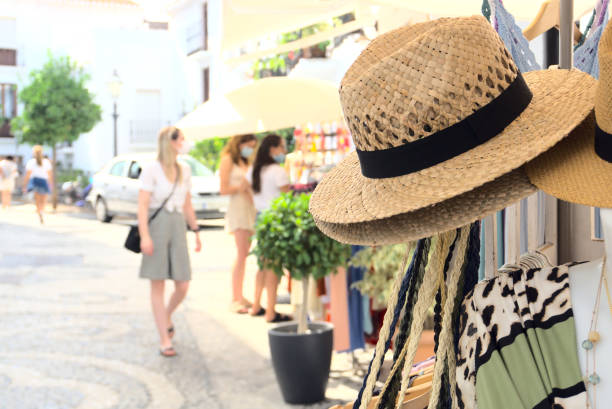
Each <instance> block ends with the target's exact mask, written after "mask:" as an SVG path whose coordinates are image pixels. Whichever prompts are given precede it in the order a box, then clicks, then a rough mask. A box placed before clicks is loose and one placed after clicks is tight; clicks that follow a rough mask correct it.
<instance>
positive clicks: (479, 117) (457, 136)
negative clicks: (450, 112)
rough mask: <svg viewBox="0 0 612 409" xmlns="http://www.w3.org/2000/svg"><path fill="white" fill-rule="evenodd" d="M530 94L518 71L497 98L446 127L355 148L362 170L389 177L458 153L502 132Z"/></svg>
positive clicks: (527, 102) (368, 176)
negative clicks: (383, 145) (399, 141)
mask: <svg viewBox="0 0 612 409" xmlns="http://www.w3.org/2000/svg"><path fill="white" fill-rule="evenodd" d="M532 97H533V94H532V93H531V91H530V90H529V87H528V86H527V83H526V82H525V79H524V78H523V76H522V75H521V73H519V74H518V75H517V77H516V78H515V79H514V81H513V82H512V84H510V85H509V86H508V88H506V89H505V90H504V91H503V92H502V93H501V94H499V96H498V97H497V98H495V99H494V100H493V101H491V102H489V103H488V104H487V105H485V106H483V107H482V108H480V109H479V110H478V111H476V112H474V113H473V114H471V115H470V116H468V117H466V118H464V119H463V120H461V121H460V122H457V123H456V124H454V125H452V126H450V127H448V128H445V129H442V130H441V131H439V132H436V133H435V134H432V135H429V136H427V137H425V138H422V139H419V140H416V141H414V142H410V143H407V144H405V145H401V146H397V147H394V148H389V149H383V150H377V151H362V150H357V155H358V156H359V162H360V164H361V173H362V174H363V176H365V177H367V178H372V179H382V178H392V177H397V176H403V175H407V174H409V173H413V172H418V171H420V170H423V169H427V168H429V167H431V166H434V165H437V164H439V163H442V162H444V161H447V160H449V159H452V158H454V157H455V156H459V155H461V154H462V153H465V152H467V151H469V150H470V149H473V148H475V147H476V146H478V145H481V144H483V143H485V142H486V141H488V140H489V139H491V138H493V137H494V136H496V135H498V134H499V133H501V132H502V131H503V130H504V128H506V127H507V126H508V125H510V124H511V123H512V121H514V120H515V119H516V118H517V117H518V116H519V115H520V114H521V113H522V112H523V111H524V110H525V108H527V106H528V105H529V103H530V102H531V98H532Z"/></svg>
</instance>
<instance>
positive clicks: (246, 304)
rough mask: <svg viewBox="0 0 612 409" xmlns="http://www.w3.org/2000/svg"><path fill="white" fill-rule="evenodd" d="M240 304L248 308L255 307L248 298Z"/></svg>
mask: <svg viewBox="0 0 612 409" xmlns="http://www.w3.org/2000/svg"><path fill="white" fill-rule="evenodd" d="M240 305H242V306H243V307H247V308H253V303H252V302H250V301H249V300H247V299H246V298H245V299H243V300H242V301H240Z"/></svg>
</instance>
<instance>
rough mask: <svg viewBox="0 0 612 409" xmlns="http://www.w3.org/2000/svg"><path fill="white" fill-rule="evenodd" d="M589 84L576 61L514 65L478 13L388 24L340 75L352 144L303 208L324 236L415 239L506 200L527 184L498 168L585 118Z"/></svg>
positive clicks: (515, 163) (518, 162)
mask: <svg viewBox="0 0 612 409" xmlns="http://www.w3.org/2000/svg"><path fill="white" fill-rule="evenodd" d="M594 90H595V80H594V79H592V78H591V77H589V76H588V75H587V74H584V73H581V72H579V71H574V70H571V71H570V70H547V71H536V72H530V73H526V74H524V75H521V74H520V73H519V72H518V70H517V68H516V66H515V64H514V62H513V61H512V58H511V57H510V55H509V53H508V51H507V50H506V48H505V46H504V45H503V43H502V41H501V39H500V38H499V36H498V35H497V33H496V32H495V31H494V30H493V28H492V27H491V26H490V24H489V23H488V22H487V21H486V20H485V19H484V18H483V17H467V18H452V19H439V20H434V21H430V22H426V23H421V24H415V25H413V26H409V27H404V28H400V29H397V30H394V31H391V32H389V33H386V34H384V35H382V36H380V37H378V38H377V39H375V40H374V41H372V43H370V45H369V46H368V47H367V48H366V49H365V50H364V51H363V53H362V54H361V55H360V56H359V58H358V59H357V60H356V61H355V63H353V65H352V66H351V68H350V69H349V71H348V72H347V74H346V75H345V77H344V79H343V80H342V84H341V87H340V99H341V102H342V106H343V110H344V115H345V119H346V122H347V124H348V126H349V127H350V130H351V133H352V136H353V140H354V142H355V145H356V147H357V152H355V153H353V154H351V155H349V156H348V157H347V158H346V159H345V160H343V161H342V162H341V163H340V164H338V166H336V167H335V168H334V169H333V170H332V171H331V172H330V173H329V174H328V175H327V176H326V177H325V178H324V179H323V181H322V182H321V184H319V186H318V187H317V189H316V190H315V192H314V194H313V197H312V199H311V205H310V210H311V213H312V214H313V217H314V218H315V220H316V222H317V224H318V225H319V226H320V227H321V229H322V230H323V231H324V232H326V233H328V234H330V236H332V237H334V232H339V231H342V237H344V239H343V240H342V241H346V242H355V241H360V242H362V243H363V244H371V243H373V242H372V240H369V239H368V237H371V234H370V233H372V234H374V232H375V231H376V230H377V229H379V228H384V229H387V228H393V230H395V231H396V232H398V234H400V235H401V236H402V237H403V238H407V237H413V238H418V237H423V236H425V235H427V234H429V233H431V232H432V231H433V232H435V231H442V230H441V229H442V228H444V229H447V230H448V229H450V228H453V227H458V226H460V225H462V224H465V223H467V222H469V221H473V220H475V219H476V218H479V217H482V216H484V215H485V214H486V213H488V212H489V211H493V210H497V209H500V208H503V207H505V206H506V205H508V204H510V203H512V202H515V201H516V200H519V199H520V198H523V197H525V196H526V195H528V194H529V193H531V192H532V191H533V187H531V186H529V183H528V181H527V179H526V176H525V175H524V173H523V172H522V171H519V172H517V173H516V174H513V175H512V176H508V177H507V178H504V177H502V176H504V175H507V174H508V173H510V172H512V171H513V170H515V169H518V168H519V167H521V166H522V165H523V164H525V163H526V162H528V161H530V160H532V159H533V158H535V157H536V156H538V155H539V154H541V153H543V152H545V151H546V150H548V149H550V148H551V147H552V146H553V145H555V144H556V143H557V142H559V141H560V140H561V139H562V138H563V137H564V136H566V135H567V134H569V133H570V132H571V131H572V130H573V129H574V128H575V127H576V126H577V125H578V124H579V123H580V122H582V121H583V120H584V118H585V117H586V116H587V115H588V113H589V112H590V111H591V110H592V107H593V98H594ZM512 178H514V179H512ZM510 179H512V180H514V182H511V181H510ZM475 189H478V190H475ZM468 192H471V193H472V196H469V195H468V196H463V197H460V196H461V195H463V194H467V193H468ZM452 198H456V199H455V200H454V201H452V202H448V203H443V202H445V201H448V200H449V199H452ZM480 200H483V201H486V203H481V202H479V201H480ZM436 204H439V206H434V205H436ZM417 210H420V212H419V213H416V212H415V211H417ZM408 212H414V214H410V215H406V213H408ZM428 212H430V213H428ZM367 222H374V224H372V225H369V224H367ZM432 224H433V225H435V226H438V227H434V228H430V227H428V226H430V225H432ZM343 226H345V227H346V229H344V228H343ZM366 232H369V233H366ZM413 232H414V234H413ZM416 232H420V233H418V234H417V233H416ZM379 236H380V237H379V238H378V239H380V240H384V237H385V234H384V232H383V234H381V235H379ZM335 237H340V236H338V235H336V236H335ZM396 239H399V237H396ZM396 239H393V240H394V241H397V240H396Z"/></svg>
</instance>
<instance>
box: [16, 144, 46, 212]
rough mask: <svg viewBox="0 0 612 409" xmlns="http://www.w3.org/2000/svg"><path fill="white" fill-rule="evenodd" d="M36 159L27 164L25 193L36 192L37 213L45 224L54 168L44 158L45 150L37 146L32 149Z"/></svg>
mask: <svg viewBox="0 0 612 409" xmlns="http://www.w3.org/2000/svg"><path fill="white" fill-rule="evenodd" d="M32 154H33V155H34V157H33V158H32V159H30V160H29V161H28V163H27V164H26V174H25V178H24V180H23V192H24V193H26V192H34V202H35V204H36V213H38V218H39V219H40V223H41V224H42V223H44V218H43V213H44V211H45V205H46V204H47V196H48V195H49V193H51V186H53V166H52V165H51V162H50V161H49V159H46V158H45V157H43V148H42V146H40V145H36V146H34V147H33V148H32Z"/></svg>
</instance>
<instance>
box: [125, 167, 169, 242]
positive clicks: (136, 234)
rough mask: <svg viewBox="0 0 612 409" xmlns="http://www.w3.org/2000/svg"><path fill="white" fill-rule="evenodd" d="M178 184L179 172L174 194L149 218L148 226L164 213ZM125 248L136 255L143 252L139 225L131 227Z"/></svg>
mask: <svg viewBox="0 0 612 409" xmlns="http://www.w3.org/2000/svg"><path fill="white" fill-rule="evenodd" d="M177 184H178V172H177V174H176V180H175V181H174V185H173V186H172V192H170V195H169V196H168V197H167V198H166V200H164V202H163V203H162V205H161V206H160V207H159V209H157V210H156V211H155V212H154V213H153V214H152V215H151V217H149V221H148V222H147V223H148V224H151V222H152V221H153V219H155V217H157V215H158V214H159V212H161V211H162V209H163V208H164V206H166V203H168V200H170V198H171V197H172V195H173V194H174V191H175V190H176V185H177ZM123 246H124V247H125V248H126V249H128V250H130V251H133V252H134V253H140V251H141V249H140V231H139V230H138V223H137V224H136V225H135V226H131V227H130V231H129V232H128V235H127V238H126V239H125V244H124V245H123Z"/></svg>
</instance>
